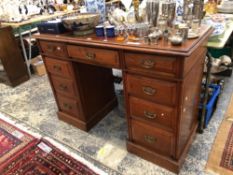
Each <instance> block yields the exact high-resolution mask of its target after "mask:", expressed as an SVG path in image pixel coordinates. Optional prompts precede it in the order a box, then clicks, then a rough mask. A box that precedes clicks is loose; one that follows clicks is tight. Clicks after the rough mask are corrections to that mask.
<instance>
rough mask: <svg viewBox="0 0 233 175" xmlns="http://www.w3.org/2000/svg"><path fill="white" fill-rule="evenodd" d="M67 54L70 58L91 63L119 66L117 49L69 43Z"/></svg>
mask: <svg viewBox="0 0 233 175" xmlns="http://www.w3.org/2000/svg"><path fill="white" fill-rule="evenodd" d="M67 49H68V54H69V56H70V57H72V58H76V59H80V60H83V61H88V62H92V63H93V64H95V63H97V64H103V65H107V66H111V67H116V68H119V67H120V61H119V55H118V52H117V51H113V50H107V49H106V50H105V49H96V48H88V47H81V46H73V45H69V46H68V47H67Z"/></svg>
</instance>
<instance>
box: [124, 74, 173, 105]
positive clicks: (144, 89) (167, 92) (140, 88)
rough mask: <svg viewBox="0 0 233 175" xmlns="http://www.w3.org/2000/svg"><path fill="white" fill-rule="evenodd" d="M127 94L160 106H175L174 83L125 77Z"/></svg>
mask: <svg viewBox="0 0 233 175" xmlns="http://www.w3.org/2000/svg"><path fill="white" fill-rule="evenodd" d="M127 92H128V93H129V94H132V95H135V96H137V97H141V98H145V99H147V100H152V101H154V102H158V103H160V104H165V105H175V102H176V92H177V88H176V83H171V82H167V81H162V80H157V79H151V78H145V77H140V76H133V75H129V74H128V75H127Z"/></svg>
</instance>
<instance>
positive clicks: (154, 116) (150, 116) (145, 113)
mask: <svg viewBox="0 0 233 175" xmlns="http://www.w3.org/2000/svg"><path fill="white" fill-rule="evenodd" d="M144 116H145V117H146V118H149V119H155V118H156V117H157V115H156V114H155V113H153V112H148V111H144Z"/></svg>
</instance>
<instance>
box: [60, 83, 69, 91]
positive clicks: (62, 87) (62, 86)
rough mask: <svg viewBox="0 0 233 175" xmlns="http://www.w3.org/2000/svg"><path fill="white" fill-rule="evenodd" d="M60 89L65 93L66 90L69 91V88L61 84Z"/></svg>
mask: <svg viewBox="0 0 233 175" xmlns="http://www.w3.org/2000/svg"><path fill="white" fill-rule="evenodd" d="M59 88H60V89H61V90H63V91H66V90H67V89H68V87H67V86H66V85H64V84H60V85H59Z"/></svg>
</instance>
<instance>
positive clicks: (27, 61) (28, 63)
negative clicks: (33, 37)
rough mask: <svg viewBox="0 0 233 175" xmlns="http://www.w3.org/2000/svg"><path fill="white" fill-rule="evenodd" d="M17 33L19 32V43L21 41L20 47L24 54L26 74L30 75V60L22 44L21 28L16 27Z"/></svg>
mask: <svg viewBox="0 0 233 175" xmlns="http://www.w3.org/2000/svg"><path fill="white" fill-rule="evenodd" d="M30 31H31V30H30ZM18 33H19V39H20V43H21V46H22V49H23V56H24V60H25V63H26V66H27V70H28V74H29V76H30V77H31V70H30V62H29V60H28V57H27V52H26V48H25V45H24V42H23V36H22V33H21V28H18ZM29 52H30V51H29ZM29 56H30V54H29Z"/></svg>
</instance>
